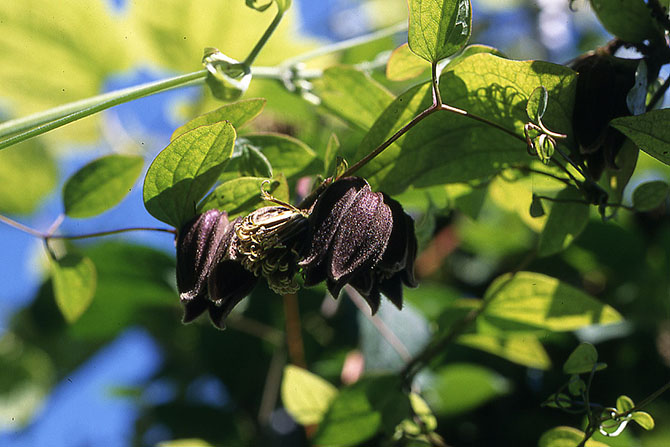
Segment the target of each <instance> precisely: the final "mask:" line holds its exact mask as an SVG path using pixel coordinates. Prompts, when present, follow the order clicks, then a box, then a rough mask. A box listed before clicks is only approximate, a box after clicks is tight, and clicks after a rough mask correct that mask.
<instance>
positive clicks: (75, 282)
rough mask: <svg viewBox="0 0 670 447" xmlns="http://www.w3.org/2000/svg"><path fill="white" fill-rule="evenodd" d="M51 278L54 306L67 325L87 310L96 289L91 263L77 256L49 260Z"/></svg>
mask: <svg viewBox="0 0 670 447" xmlns="http://www.w3.org/2000/svg"><path fill="white" fill-rule="evenodd" d="M51 276H52V279H53V291H54V297H55V299H56V304H57V305H58V308H59V309H60V311H61V312H62V314H63V316H64V317H65V319H66V320H67V321H68V322H69V323H73V322H75V321H77V319H79V317H81V315H82V314H83V313H84V312H85V311H86V309H88V306H89V305H90V304H91V301H92V300H93V295H95V288H96V271H95V265H94V264H93V261H91V260H90V259H89V258H86V257H83V256H81V255H77V254H67V255H65V256H64V257H63V258H61V259H58V260H54V259H53V258H52V259H51Z"/></svg>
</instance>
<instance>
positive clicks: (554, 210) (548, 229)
mask: <svg viewBox="0 0 670 447" xmlns="http://www.w3.org/2000/svg"><path fill="white" fill-rule="evenodd" d="M556 200H557V201H556V202H553V201H544V202H543V205H551V210H550V211H549V216H548V217H547V222H546V223H545V225H544V228H543V229H542V233H540V239H539V241H538V247H537V254H538V256H551V255H553V254H556V253H559V252H561V251H563V250H565V249H566V248H567V247H568V246H569V245H570V244H571V243H572V241H573V240H575V238H577V236H579V235H580V234H581V232H582V231H584V228H586V224H587V223H588V220H589V205H588V204H586V203H579V201H580V200H583V197H582V196H581V194H579V192H578V191H577V190H576V189H575V188H572V187H569V188H565V189H564V190H562V191H560V192H559V193H558V195H557V196H556Z"/></svg>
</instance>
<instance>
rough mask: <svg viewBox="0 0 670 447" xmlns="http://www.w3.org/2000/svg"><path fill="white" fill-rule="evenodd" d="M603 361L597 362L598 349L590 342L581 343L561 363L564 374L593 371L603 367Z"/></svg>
mask: <svg viewBox="0 0 670 447" xmlns="http://www.w3.org/2000/svg"><path fill="white" fill-rule="evenodd" d="M605 366H606V365H605V364H604V363H600V364H599V363H598V351H597V350H596V348H595V347H594V346H593V345H592V344H591V343H586V342H584V343H581V344H580V345H579V346H577V347H576V348H575V350H574V351H572V353H571V354H570V356H569V357H568V359H567V360H566V361H565V363H564V364H563V372H564V373H565V374H587V373H590V372H591V371H593V368H594V367H595V370H596V371H599V370H601V369H605Z"/></svg>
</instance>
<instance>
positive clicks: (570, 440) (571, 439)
mask: <svg viewBox="0 0 670 447" xmlns="http://www.w3.org/2000/svg"><path fill="white" fill-rule="evenodd" d="M584 436H585V434H584V432H583V431H581V430H577V429H576V428H573V427H554V428H552V429H551V430H548V431H546V432H544V433H543V434H542V437H540V440H539V442H538V447H576V446H577V444H579V443H580V442H582V440H583V439H584ZM585 447H608V445H607V444H603V443H602V442H598V441H594V440H593V439H589V440H588V441H586V444H585Z"/></svg>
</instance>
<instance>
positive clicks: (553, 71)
mask: <svg viewBox="0 0 670 447" xmlns="http://www.w3.org/2000/svg"><path fill="white" fill-rule="evenodd" d="M575 79H576V78H575V75H574V72H572V70H570V69H568V68H566V67H563V66H560V65H553V64H549V63H546V62H538V61H510V60H507V59H502V58H500V57H497V56H494V55H492V54H486V53H484V54H474V55H472V56H469V57H467V58H465V59H462V60H460V61H459V62H457V63H454V64H450V65H448V66H447V69H446V70H445V71H444V72H443V74H442V76H441V78H440V91H441V93H442V99H443V101H444V102H445V103H447V104H449V105H452V106H455V107H459V108H462V109H465V110H467V111H469V112H471V113H474V114H477V115H479V116H482V117H484V118H486V119H488V120H490V121H492V122H494V123H496V124H497V125H500V126H502V127H504V128H507V129H510V131H512V132H514V133H515V134H516V137H512V136H510V135H508V134H506V133H503V132H501V131H500V130H498V129H495V128H493V127H491V126H487V125H483V124H481V123H479V122H477V121H474V120H469V119H467V118H464V117H463V116H460V115H457V114H453V113H449V112H446V111H441V112H438V113H434V114H432V115H430V116H429V117H427V118H425V119H424V120H422V121H421V122H419V124H417V125H416V126H414V127H413V128H412V129H411V130H409V131H408V132H407V133H406V134H405V135H404V136H402V137H400V138H399V139H398V141H396V142H395V143H394V144H392V145H391V146H389V147H388V148H387V149H385V150H384V152H382V153H381V154H380V155H379V156H377V157H375V158H374V159H372V160H371V161H370V162H369V163H368V164H367V165H365V166H364V167H363V168H362V169H361V171H360V175H362V176H363V177H365V178H367V179H368V181H370V183H371V184H372V185H373V186H374V187H375V188H377V189H382V190H384V191H385V192H386V193H388V194H398V193H400V192H402V191H403V190H404V189H405V188H406V187H407V186H408V185H414V186H415V187H425V186H432V185H438V184H444V183H457V182H470V181H472V180H474V179H479V178H487V177H490V176H491V175H494V174H496V173H498V172H500V171H501V170H502V169H504V168H505V166H507V165H509V164H514V165H528V164H530V163H531V162H532V158H531V157H529V156H528V153H527V151H526V143H525V137H524V130H523V126H524V124H525V123H526V122H527V121H528V117H527V114H526V104H527V101H528V97H529V96H530V95H531V93H532V92H533V90H535V88H537V87H539V86H544V87H545V88H546V89H547V91H548V93H549V102H548V104H547V111H546V112H545V115H544V118H543V122H544V123H545V125H547V126H548V127H549V128H550V129H552V130H555V131H557V132H561V133H565V134H568V135H570V128H571V120H572V107H573V102H574V92H575ZM431 104H432V94H431V89H430V85H429V84H424V85H420V86H416V87H414V88H411V89H410V90H408V91H407V92H405V93H403V94H402V95H400V96H399V97H398V98H397V99H396V100H395V101H394V102H393V103H391V105H390V106H389V107H387V109H386V110H385V111H384V112H383V113H382V114H381V116H379V118H378V119H377V121H376V122H375V124H374V125H373V126H372V128H371V129H370V131H369V132H368V134H367V135H366V136H365V138H364V139H363V141H362V142H361V144H360V146H359V149H358V151H357V153H356V156H355V157H354V158H355V159H361V158H363V157H364V156H365V155H367V154H368V153H370V152H371V151H372V150H374V149H375V148H377V147H378V146H379V145H381V144H382V143H384V142H385V141H386V140H388V139H389V138H390V137H391V136H392V135H393V134H394V133H396V132H397V131H398V130H399V129H400V128H402V127H403V126H405V125H406V124H407V123H408V122H410V121H411V120H412V119H413V118H414V117H415V116H416V115H418V114H419V113H420V112H422V111H423V110H425V109H426V108H428V107H429V106H430V105H431ZM445 148H448V150H446V149H445Z"/></svg>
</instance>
